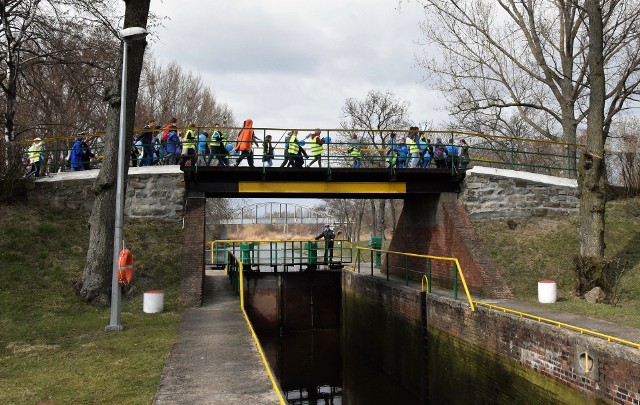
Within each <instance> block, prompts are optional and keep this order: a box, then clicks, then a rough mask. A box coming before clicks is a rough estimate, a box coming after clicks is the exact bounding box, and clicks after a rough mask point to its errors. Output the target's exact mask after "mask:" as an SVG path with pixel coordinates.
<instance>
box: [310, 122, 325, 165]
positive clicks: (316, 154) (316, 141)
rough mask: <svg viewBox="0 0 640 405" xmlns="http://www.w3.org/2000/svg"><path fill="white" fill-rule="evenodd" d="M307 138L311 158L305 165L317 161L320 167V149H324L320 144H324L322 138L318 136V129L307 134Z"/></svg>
mask: <svg viewBox="0 0 640 405" xmlns="http://www.w3.org/2000/svg"><path fill="white" fill-rule="evenodd" d="M307 138H311V141H310V142H311V156H313V160H312V161H311V163H309V164H308V165H307V167H311V166H312V165H313V164H314V163H316V162H318V167H322V151H323V150H324V149H323V147H322V145H324V140H323V139H322V138H321V137H320V130H319V129H316V131H315V132H314V133H312V134H309V135H307Z"/></svg>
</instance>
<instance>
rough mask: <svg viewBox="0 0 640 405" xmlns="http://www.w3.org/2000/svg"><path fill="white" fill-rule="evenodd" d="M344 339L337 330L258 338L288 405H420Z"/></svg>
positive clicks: (412, 396) (262, 335)
mask: <svg viewBox="0 0 640 405" xmlns="http://www.w3.org/2000/svg"><path fill="white" fill-rule="evenodd" d="M344 341H345V340H344V339H343V337H342V336H341V331H340V329H337V330H336V329H332V330H315V331H293V332H288V333H287V334H286V335H285V336H282V337H280V336H277V335H273V334H261V335H260V342H261V343H262V346H263V348H264V350H265V354H266V356H267V359H268V361H269V364H270V365H271V368H272V369H273V371H274V373H275V375H276V377H277V379H278V382H279V383H280V387H281V388H282V390H283V393H284V394H285V395H286V399H287V401H288V403H289V404H310V405H315V404H403V405H413V404H423V403H424V402H421V401H420V400H419V398H417V397H416V396H415V395H413V394H412V393H410V392H409V391H408V390H407V389H406V388H404V387H403V386H402V385H401V384H400V383H399V382H398V381H397V380H395V379H394V378H392V377H391V376H389V375H388V374H387V373H385V372H384V371H383V370H382V369H380V368H379V367H377V366H376V365H375V364H372V362H371V361H370V357H369V356H366V355H363V354H362V353H359V352H358V347H345V344H344Z"/></svg>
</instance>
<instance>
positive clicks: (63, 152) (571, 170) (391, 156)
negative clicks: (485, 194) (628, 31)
mask: <svg viewBox="0 0 640 405" xmlns="http://www.w3.org/2000/svg"><path fill="white" fill-rule="evenodd" d="M240 129H241V128H232V127H230V128H218V130H220V131H223V132H225V133H229V134H231V136H230V138H232V139H231V140H229V141H228V144H229V145H230V146H229V149H232V147H233V146H235V140H234V139H233V138H235V135H234V134H235V133H237V132H238V131H239V130H240ZM178 130H179V131H182V132H184V131H185V130H186V128H178ZM205 130H206V131H207V132H208V133H209V134H211V133H212V132H213V130H214V128H212V127H197V128H195V130H194V132H195V133H196V134H199V133H201V132H202V131H205ZM141 131H143V130H136V132H141ZM254 131H255V133H256V136H257V137H258V138H259V139H260V142H258V144H259V146H256V145H253V155H252V156H253V159H254V166H255V167H261V168H263V169H266V168H267V167H268V162H267V161H264V160H263V157H264V156H263V150H262V143H261V140H262V139H264V138H265V136H266V135H272V137H273V141H272V144H273V146H274V147H275V159H274V160H273V162H272V163H273V165H274V166H280V165H281V164H282V163H283V159H284V155H285V138H284V136H285V134H286V133H287V132H288V131H289V129H283V128H254ZM161 132H162V130H160V131H154V135H157V134H158V133H161ZM298 132H299V134H298V139H299V140H300V141H303V143H304V145H303V146H302V149H303V150H305V152H306V154H307V155H308V158H303V161H304V163H303V166H304V165H305V164H308V163H311V162H312V160H313V158H314V157H313V156H311V148H310V145H311V140H310V139H309V138H307V136H308V134H309V133H311V132H314V130H311V129H298ZM408 132H410V131H408V130H395V131H388V130H385V131H376V130H373V131H372V130H361V129H325V130H322V131H321V135H320V137H321V139H323V140H324V141H325V143H324V145H323V147H322V155H321V159H320V162H321V165H322V167H323V168H326V169H329V170H330V169H331V168H332V167H352V166H353V161H354V157H353V156H352V155H351V154H350V153H349V148H350V147H351V146H352V145H353V144H351V143H350V142H348V141H347V139H348V138H350V136H351V135H352V134H356V135H358V141H357V145H358V146H359V148H360V154H361V162H362V166H363V167H379V168H387V169H389V170H391V171H393V170H402V169H404V168H406V166H404V164H403V163H407V162H409V161H410V159H411V158H410V156H408V155H407V156H406V157H405V156H403V154H404V152H403V150H405V149H406V148H407V146H406V145H404V139H405V138H406V135H407V133H408ZM419 132H420V133H421V134H424V135H425V136H426V137H428V138H429V140H430V143H429V144H424V145H420V146H422V147H425V148H426V149H421V154H423V157H422V158H421V159H420V164H419V165H418V168H423V169H425V168H426V169H429V168H435V167H445V168H449V169H451V170H452V172H455V171H456V170H459V169H462V168H463V166H464V164H463V163H465V162H461V161H460V158H459V156H458V153H459V150H458V147H459V145H458V142H459V140H461V139H465V140H466V141H467V143H468V144H469V154H470V162H469V163H470V164H474V163H482V164H483V165H491V166H493V165H495V166H499V167H503V168H510V169H514V170H526V171H534V172H540V173H546V174H555V175H561V176H565V177H575V162H574V161H573V158H572V157H571V156H572V154H571V151H572V150H574V151H575V148H576V147H577V146H579V145H574V144H567V143H562V142H552V141H545V140H540V139H523V138H507V137H504V136H493V135H488V134H474V133H468V132H456V131H453V132H451V131H419ZM363 134H364V135H363ZM392 134H393V136H392ZM438 137H441V138H442V139H443V141H444V144H443V146H445V147H446V148H447V149H448V150H449V154H448V155H447V157H446V158H445V159H440V160H438V159H434V158H433V157H431V158H430V159H426V158H425V155H424V150H427V151H428V150H430V149H433V148H434V147H435V146H436V145H435V138H438ZM74 138H75V137H59V138H47V139H45V140H44V144H45V145H44V151H43V154H42V155H43V159H42V164H41V172H42V173H43V174H46V173H56V172H60V171H70V170H71V168H70V167H69V166H68V161H67V159H66V158H67V156H68V154H69V151H70V150H71V147H72V146H73V143H74ZM84 138H85V139H86V140H87V144H88V146H89V149H90V150H91V153H92V154H94V155H95V157H94V158H92V159H91V160H90V161H89V162H87V163H89V166H90V167H91V168H99V167H100V165H101V161H102V155H103V148H104V134H93V135H85V136H84ZM372 139H375V140H376V142H372V141H371V140H372ZM29 145H30V141H25V142H24V150H25V163H26V157H27V155H26V151H27V149H28V147H29ZM142 146H145V145H140V150H141V149H142ZM146 146H151V147H152V148H153V149H154V151H157V152H156V153H157V154H158V155H157V156H154V158H153V159H152V161H151V163H153V164H177V163H179V162H180V161H183V155H178V156H164V155H163V154H162V153H161V152H160V151H162V150H163V149H162V145H161V144H160V143H156V142H154V143H153V144H148V145H146ZM408 152H409V151H408V150H407V153H408ZM216 156H217V155H216ZM216 156H214V155H213V154H209V155H208V156H206V161H210V165H217V164H218V160H217V158H216ZM426 156H429V155H426ZM224 158H226V159H228V160H229V163H231V164H233V163H235V160H236V159H237V158H238V156H237V155H235V154H234V153H233V152H228V154H227V155H225V156H224ZM147 159H148V158H147ZM130 164H131V165H134V164H135V165H138V164H142V160H141V159H130ZM313 167H317V163H314V166H313ZM197 169H198V167H197V166H196V170H197Z"/></svg>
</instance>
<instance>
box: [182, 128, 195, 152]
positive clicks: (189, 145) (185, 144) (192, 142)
mask: <svg viewBox="0 0 640 405" xmlns="http://www.w3.org/2000/svg"><path fill="white" fill-rule="evenodd" d="M189 136H191V137H192V139H191V140H189ZM195 137H196V134H195V132H193V130H192V129H189V130H187V133H186V134H185V136H184V139H185V140H184V142H182V147H183V148H185V149H195V148H196V142H195Z"/></svg>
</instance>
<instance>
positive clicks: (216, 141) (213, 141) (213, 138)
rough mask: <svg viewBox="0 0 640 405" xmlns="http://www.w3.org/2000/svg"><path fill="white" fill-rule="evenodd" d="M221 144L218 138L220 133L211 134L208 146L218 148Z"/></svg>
mask: <svg viewBox="0 0 640 405" xmlns="http://www.w3.org/2000/svg"><path fill="white" fill-rule="evenodd" d="M216 134H218V136H216ZM221 144H222V141H221V137H220V132H218V131H214V132H213V134H212V135H211V140H210V141H209V146H211V147H215V146H220V145H221Z"/></svg>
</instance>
